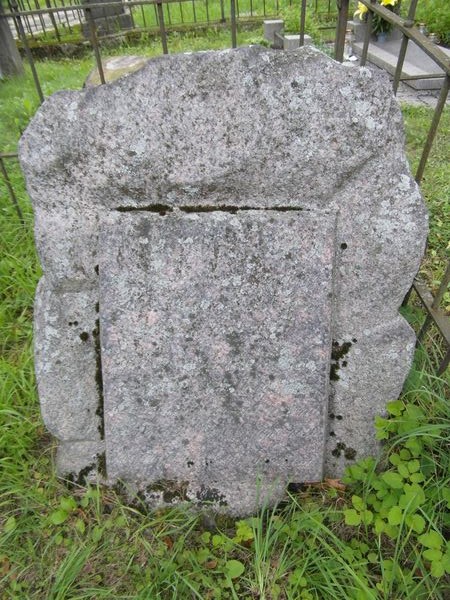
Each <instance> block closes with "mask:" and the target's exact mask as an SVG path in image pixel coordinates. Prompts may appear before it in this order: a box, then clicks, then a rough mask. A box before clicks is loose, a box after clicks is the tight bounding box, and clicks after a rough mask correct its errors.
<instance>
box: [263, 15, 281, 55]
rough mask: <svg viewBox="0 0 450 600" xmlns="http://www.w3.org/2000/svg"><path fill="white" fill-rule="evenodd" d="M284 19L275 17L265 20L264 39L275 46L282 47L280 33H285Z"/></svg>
mask: <svg viewBox="0 0 450 600" xmlns="http://www.w3.org/2000/svg"><path fill="white" fill-rule="evenodd" d="M283 28H284V21H283V20H282V19H273V20H270V21H264V23H263V32H264V39H265V40H267V41H268V42H269V44H270V45H271V46H273V47H275V48H281V47H282V46H281V40H280V39H279V37H278V36H279V35H281V34H282V33H283ZM277 34H278V35H277Z"/></svg>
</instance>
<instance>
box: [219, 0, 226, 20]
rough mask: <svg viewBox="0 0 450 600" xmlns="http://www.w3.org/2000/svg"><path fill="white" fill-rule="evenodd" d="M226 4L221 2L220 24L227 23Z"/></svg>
mask: <svg viewBox="0 0 450 600" xmlns="http://www.w3.org/2000/svg"><path fill="white" fill-rule="evenodd" d="M225 21H226V19H225V2H224V0H220V22H221V23H225Z"/></svg>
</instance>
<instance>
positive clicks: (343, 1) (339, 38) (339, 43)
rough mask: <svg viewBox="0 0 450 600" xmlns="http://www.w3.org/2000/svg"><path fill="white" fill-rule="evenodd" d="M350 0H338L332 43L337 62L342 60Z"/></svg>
mask: <svg viewBox="0 0 450 600" xmlns="http://www.w3.org/2000/svg"><path fill="white" fill-rule="evenodd" d="M349 3H350V0H338V3H337V5H338V9H339V15H338V23H337V30H336V42H335V45H334V58H335V59H336V60H338V61H339V62H342V61H343V60H344V47H345V32H346V30H347V21H348V6H349Z"/></svg>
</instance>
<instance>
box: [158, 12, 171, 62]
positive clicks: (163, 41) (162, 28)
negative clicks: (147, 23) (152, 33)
mask: <svg viewBox="0 0 450 600" xmlns="http://www.w3.org/2000/svg"><path fill="white" fill-rule="evenodd" d="M156 6H157V9H158V19H159V31H160V33H161V44H162V48H163V54H169V48H168V47H167V32H166V26H165V23H164V11H163V7H162V2H158V3H157V5H156Z"/></svg>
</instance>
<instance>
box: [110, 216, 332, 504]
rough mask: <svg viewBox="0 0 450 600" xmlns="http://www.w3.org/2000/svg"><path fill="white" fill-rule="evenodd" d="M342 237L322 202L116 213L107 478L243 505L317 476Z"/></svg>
mask: <svg viewBox="0 0 450 600" xmlns="http://www.w3.org/2000/svg"><path fill="white" fill-rule="evenodd" d="M334 238H335V215H333V214H327V213H324V212H323V211H317V212H314V213H313V212H310V211H288V212H278V211H267V210H256V211H247V210H243V211H238V212H237V213H236V214H230V213H228V212H223V211H217V212H209V213H197V214H195V213H191V214H184V213H172V214H168V215H166V216H163V217H161V216H159V215H158V214H155V213H145V212H131V213H126V214H123V213H115V214H114V215H113V216H109V217H107V219H106V223H105V225H104V227H103V228H102V234H101V238H100V240H101V247H102V254H101V259H100V321H101V332H102V366H103V382H104V394H105V404H104V418H105V427H106V432H105V433H106V465H107V470H108V476H109V477H110V478H111V479H112V480H117V479H120V480H122V481H126V482H139V483H140V484H141V486H145V489H146V490H147V493H148V495H149V497H150V498H151V497H155V496H158V490H160V489H161V487H163V485H162V484H163V483H165V485H166V487H169V489H170V486H168V484H167V482H178V483H179V486H181V483H183V486H182V487H181V488H180V487H179V495H180V497H185V498H190V499H193V500H195V501H197V502H198V501H202V500H208V499H209V500H217V501H219V503H220V504H224V505H225V504H227V505H230V509H231V510H236V509H239V510H240V511H242V510H244V511H245V510H252V508H253V507H255V506H256V505H257V499H258V495H259V496H260V501H262V500H263V497H264V496H265V495H266V494H267V490H270V489H271V488H273V486H277V487H281V486H283V485H286V483H287V482H288V481H320V480H321V479H322V477H323V462H324V453H325V428H326V421H327V408H328V382H329V371H330V346H331V308H332V267H333V256H334V242H335V239H334ZM258 482H259V484H260V486H262V487H258ZM181 490H182V491H181ZM163 496H164V492H163V493H162V499H163Z"/></svg>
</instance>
